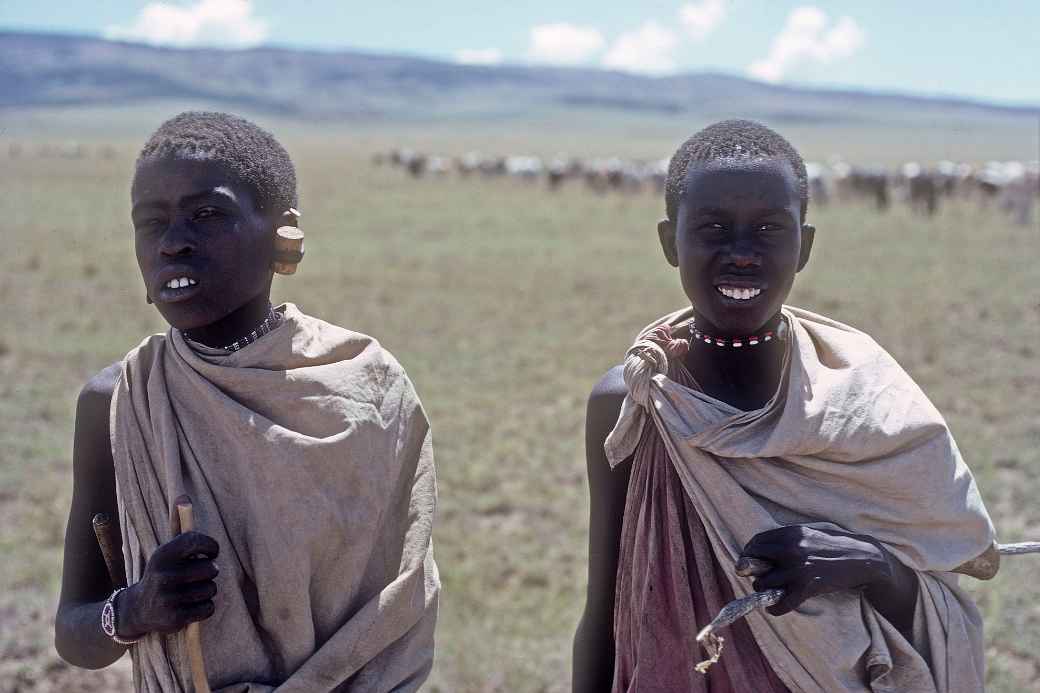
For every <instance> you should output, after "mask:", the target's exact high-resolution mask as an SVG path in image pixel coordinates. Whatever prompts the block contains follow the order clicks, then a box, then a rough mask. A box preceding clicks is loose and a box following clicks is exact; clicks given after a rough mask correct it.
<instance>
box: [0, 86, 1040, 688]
mask: <svg viewBox="0 0 1040 693" xmlns="http://www.w3.org/2000/svg"><path fill="white" fill-rule="evenodd" d="M186 105H195V104H194V103H193V102H192V103H189V102H185V101H169V102H162V103H157V104H152V105H149V106H148V107H147V108H138V109H136V110H135V109H122V108H114V107H113V108H108V107H104V106H90V107H78V108H66V109H61V108H56V107H47V108H44V107H34V108H20V109H13V108H8V109H7V110H5V111H0V124H2V132H0V190H2V191H3V195H2V196H0V218H3V219H4V221H5V224H4V234H5V240H6V242H7V243H8V244H9V252H8V256H7V257H8V259H7V260H6V261H5V263H4V264H5V267H4V271H3V272H2V273H0V301H2V304H3V306H4V308H5V310H4V316H5V318H6V328H5V329H4V330H3V331H0V443H2V446H0V449H2V450H3V452H2V455H0V556H2V560H0V692H2V693H15V692H16V691H17V692H28V691H58V690H60V691H69V692H71V691H102V690H105V691H107V690H126V689H127V685H128V681H129V665H128V664H127V661H126V659H124V660H122V661H121V662H119V663H118V664H116V665H114V666H113V667H111V668H109V669H108V670H104V671H101V672H85V671H81V670H77V669H73V668H71V667H69V666H68V665H66V664H65V663H63V662H62V661H61V660H60V659H59V658H58V656H57V654H56V653H55V652H54V649H53V645H52V638H53V631H52V627H53V614H54V609H55V605H56V601H57V594H58V585H59V579H60V571H61V558H62V556H61V547H62V540H63V534H64V530H65V524H66V521H67V520H68V517H67V513H68V508H69V503H70V496H71V486H72V475H71V446H72V429H73V422H74V414H75V402H76V396H77V393H78V391H79V389H80V388H81V387H82V385H83V383H84V382H85V381H86V380H87V379H88V378H89V377H90V376H91V375H92V374H93V373H95V372H97V371H98V370H99V369H101V368H102V367H104V366H106V365H107V364H109V363H112V362H113V361H116V360H118V359H120V358H121V357H122V356H123V355H124V354H125V353H126V352H127V351H128V350H129V349H130V348H132V347H133V346H134V345H136V344H137V343H138V342H140V341H141V339H142V338H143V337H144V336H145V335H147V334H150V333H153V332H156V331H160V330H162V329H163V328H164V323H163V322H162V321H161V319H160V317H159V315H158V314H157V313H156V311H155V310H154V309H153V308H152V307H150V306H147V305H146V304H145V301H144V289H143V287H142V284H141V281H140V277H139V275H138V272H137V269H136V264H135V261H134V256H133V248H132V233H131V229H130V222H129V192H128V188H129V181H130V178H131V175H132V172H133V162H134V157H135V155H136V149H137V147H139V146H140V143H141V142H142V141H143V139H144V137H145V136H146V135H147V133H148V132H149V131H150V129H151V128H153V127H154V126H156V125H157V124H158V123H159V122H160V120H161V119H162V118H163V117H166V116H169V115H172V114H174V113H176V112H177V111H179V110H183V108H184V107H185V106H186ZM224 108H225V109H226V110H234V109H233V108H231V107H230V106H227V105H225V106H224ZM731 111H732V113H730V114H731V115H739V114H740V113H739V109H737V108H732V109H731ZM247 115H251V116H252V117H255V119H256V120H257V122H259V123H260V124H262V125H264V126H265V127H268V128H269V129H271V130H272V131H273V132H274V133H275V134H276V135H277V136H278V137H279V138H280V139H281V140H282V141H283V142H284V143H285V144H286V146H287V149H288V150H289V152H290V153H291V155H292V156H293V158H294V160H295V162H296V166H297V171H298V176H299V180H300V185H301V187H300V205H301V207H300V208H301V211H302V213H303V217H302V221H301V226H302V227H303V228H304V229H305V231H306V233H307V250H308V252H307V256H306V258H305V260H304V262H303V264H302V265H301V268H300V271H299V272H298V273H297V274H296V275H294V276H291V277H279V278H278V279H277V280H276V288H275V294H276V297H277V300H279V301H291V302H294V303H296V304H298V305H299V306H301V307H302V308H303V309H304V310H306V311H307V312H309V313H312V314H314V315H317V316H319V317H322V318H325V319H327V320H329V321H332V322H335V323H338V324H342V325H345V326H347V327H350V328H352V329H356V330H358V331H361V332H366V333H369V334H373V335H375V336H377V337H378V338H379V339H380V341H381V342H382V343H383V344H384V345H385V346H386V347H387V348H389V349H390V350H391V351H392V352H393V353H394V354H395V355H396V356H397V357H398V358H399V360H400V361H401V362H402V363H403V364H404V365H405V367H406V368H407V369H408V371H409V373H410V375H411V377H412V379H413V381H414V382H415V384H416V386H417V388H418V391H419V393H420V395H421V397H422V399H423V402H424V405H425V407H426V409H427V412H428V414H429V417H430V419H431V420H432V422H433V431H434V441H435V450H436V460H437V471H438V477H439V489H440V504H439V511H438V520H437V522H438V524H437V528H436V555H437V560H438V563H439V565H440V567H441V576H442V581H443V593H442V602H441V611H440V621H439V627H438V636H437V655H436V661H435V666H434V671H433V674H432V676H431V679H430V681H429V683H428V685H427V687H426V690H429V691H436V692H439V693H449V692H451V693H454V692H473V693H492V692H499V691H502V692H504V691H510V692H518V693H535V692H552V693H556V692H560V691H566V690H569V685H570V647H571V639H572V636H573V632H574V628H575V625H576V623H577V620H578V617H579V614H580V612H581V609H582V607H583V600H584V591H583V590H584V580H585V570H586V566H585V561H586V544H585V542H586V536H587V531H588V524H587V523H588V519H587V508H588V499H587V488H586V482H585V477H586V473H585V461H584V452H583V427H584V415H585V400H586V397H587V395H588V392H589V390H590V388H591V386H592V385H593V383H594V382H595V381H596V380H597V379H598V377H599V376H600V375H601V374H602V373H603V372H604V371H605V370H606V369H608V368H609V367H610V366H612V365H614V364H616V363H618V362H619V361H620V359H621V358H622V355H623V354H624V351H625V349H626V348H627V346H628V345H629V343H630V341H631V338H632V336H633V335H634V334H635V333H636V331H637V330H639V329H640V328H641V327H642V326H643V325H645V324H646V323H648V322H649V321H651V320H653V319H654V318H656V317H657V316H659V315H661V314H663V313H665V312H668V311H671V310H673V309H675V308H678V307H680V306H681V305H682V304H683V300H684V296H683V294H682V291H681V288H680V286H679V281H678V277H677V274H676V272H675V270H673V269H672V268H671V267H669V266H668V265H667V263H666V262H665V261H664V259H663V257H662V255H661V252H660V249H659V246H658V243H657V239H656V233H655V229H654V226H655V222H656V220H657V219H658V218H659V217H660V216H661V214H662V212H663V201H662V199H661V198H660V196H659V195H657V194H655V193H654V192H652V191H650V190H648V189H644V190H641V191H638V192H625V193H609V194H597V193H595V192H593V191H591V190H589V189H587V187H585V186H583V185H581V184H579V183H577V182H575V183H573V184H566V185H563V186H562V187H561V188H560V189H559V190H557V191H555V192H549V191H548V190H547V188H546V186H545V185H544V182H543V181H541V180H537V181H534V182H523V181H519V180H512V179H507V178H502V179H495V180H482V179H480V178H470V179H462V178H460V177H458V176H454V175H446V176H440V177H422V178H415V177H412V176H409V175H407V174H406V173H405V172H404V171H403V170H401V169H399V168H393V167H389V166H375V165H373V163H372V159H373V155H374V154H376V153H379V152H386V151H389V150H391V149H392V148H395V147H412V148H415V149H421V150H424V151H429V152H439V153H442V154H444V155H446V156H457V155H461V154H463V153H465V152H467V151H471V150H477V149H479V150H482V151H485V152H496V153H502V154H506V153H510V152H523V153H530V154H535V155H540V156H545V157H551V156H553V155H554V154H555V153H557V152H564V151H565V152H567V153H569V154H571V155H576V156H588V157H596V156H614V155H617V156H629V157H643V158H646V159H660V158H662V157H667V156H670V154H671V152H672V151H673V150H674V148H675V147H676V145H677V144H678V143H679V142H680V141H681V140H682V138H683V137H685V136H686V135H688V134H690V133H692V132H693V131H695V130H696V129H698V128H699V127H700V126H702V125H704V124H706V123H707V122H709V120H708V119H707V117H706V116H704V115H696V114H692V115H691V114H687V115H682V114H680V115H667V116H666V115H661V114H654V115H648V116H642V115H641V116H638V117H637V116H631V115H626V116H621V115H617V114H614V113H605V112H601V111H588V112H583V111H580V110H575V111H570V112H567V113H565V114H562V115H561V114H558V113H553V112H549V111H545V112H543V113H541V114H540V115H539V117H538V118H529V119H514V120H508V119H505V120H495V121H488V120H479V121H464V120H450V119H439V120H436V121H431V122H429V123H415V122H396V123H395V122H386V123H371V122H360V121H359V122H356V123H354V122H349V121H348V122H327V121H323V122H319V123H314V122H309V121H306V120H299V119H292V118H288V117H284V116H279V115H271V114H270V113H263V112H259V113H256V114H250V113H247ZM583 118H584V119H586V120H584V121H583V120H582V119H583ZM765 120H766V122H767V123H770V121H769V120H768V118H765ZM937 122H938V123H939V124H938V125H936V124H935V123H933V122H932V121H930V120H927V119H923V118H919V117H915V118H913V119H910V120H908V121H906V122H897V123H895V124H892V123H889V124H884V123H874V122H860V123H850V122H842V123H839V124H833V123H831V124H820V123H807V122H799V121H791V122H784V121H781V122H772V123H770V124H773V125H775V127H776V128H777V129H778V130H779V131H780V132H782V133H783V134H785V135H787V136H788V137H789V138H790V139H791V140H792V142H793V143H794V144H795V146H796V147H798V148H799V149H800V150H801V151H802V153H803V155H804V156H805V158H806V159H813V160H821V161H823V160H827V159H828V157H831V156H834V155H841V156H842V157H844V158H846V159H847V160H849V161H853V162H861V163H871V164H882V165H888V166H896V165H898V164H900V163H902V162H904V161H908V160H916V161H921V162H922V163H931V162H935V161H938V160H940V159H951V160H954V161H967V162H972V163H976V164H978V163H982V162H985V161H987V160H990V159H998V160H1006V159H1013V158H1023V159H1029V158H1035V157H1036V152H1037V145H1038V142H1037V130H1036V127H1035V121H1032V120H1030V119H1028V118H1020V117H1016V118H1005V117H1003V116H993V117H979V118H975V119H959V120H958V119H950V120H948V121H937ZM73 140H74V141H76V142H77V144H78V145H82V151H81V152H80V154H79V155H77V156H65V155H63V154H62V153H61V152H62V151H63V150H62V147H63V146H65V145H67V143H68V142H70V141H73ZM12 145H17V146H12ZM102 152H103V154H102ZM809 218H810V220H811V221H812V222H813V223H814V224H815V225H816V226H817V228H818V233H817V240H816V245H815V249H814V252H813V258H812V260H811V262H810V263H809V265H808V267H807V268H806V270H805V271H804V272H803V273H802V275H801V276H800V277H799V280H798V282H797V283H796V286H795V290H794V293H793V294H792V296H791V299H790V302H791V303H792V304H794V305H798V306H801V307H804V308H808V309H810V310H814V311H817V312H820V313H824V314H826V315H828V316H829V317H832V318H835V319H837V320H840V321H843V322H847V323H850V324H852V325H855V326H857V327H859V328H861V329H863V330H865V331H867V332H868V333H870V334H871V335H872V336H874V337H875V338H876V339H877V340H878V341H879V342H880V343H881V344H882V345H883V346H885V347H886V348H887V349H888V350H889V351H890V352H891V353H892V354H893V355H894V356H895V358H896V359H897V360H898V361H899V362H900V363H901V364H902V365H903V367H904V368H906V369H907V370H908V371H909V372H910V374H911V375H912V376H913V377H914V378H915V379H916V380H917V382H918V383H920V385H921V386H922V388H923V389H924V390H925V392H926V393H927V394H928V395H929V397H930V398H931V399H932V401H933V402H934V403H935V404H936V406H937V407H938V408H939V409H940V411H942V412H943V413H944V415H945V416H946V417H947V419H948V421H949V424H950V426H951V428H952V430H953V432H954V434H955V436H956V438H957V441H958V443H959V446H960V448H961V452H962V454H963V456H964V458H965V459H966V460H967V461H968V463H969V465H970V466H971V467H972V469H973V471H974V472H975V474H976V477H977V479H978V483H979V486H980V488H981V491H982V494H983V497H984V499H985V501H986V503H987V506H988V508H989V511H990V513H991V514H992V516H993V519H994V522H995V524H996V526H997V528H998V533H999V537H1000V539H1001V541H1004V542H1010V541H1019V540H1025V539H1040V504H1038V503H1037V501H1036V498H1037V496H1038V494H1040V408H1038V407H1037V404H1036V393H1037V391H1038V390H1040V367H1038V365H1037V358H1038V357H1040V293H1038V290H1037V287H1038V286H1040V267H1038V265H1037V262H1036V257H1037V255H1038V254H1040V233H1038V228H1037V226H1036V223H1035V221H1034V222H1033V223H1031V224H1027V225H1019V224H1015V223H1013V221H1012V220H1011V219H1010V218H1009V217H1008V216H1007V215H1006V214H1004V213H1003V212H1002V211H1001V210H1000V209H999V208H998V207H997V206H996V205H993V204H990V205H985V204H981V203H980V202H979V201H978V200H975V199H967V198H964V199H961V198H957V199H949V200H944V201H943V203H942V204H941V205H940V207H939V209H938V211H937V213H936V214H935V215H934V216H925V215H921V214H917V213H915V212H913V211H912V210H911V209H910V208H909V207H908V206H907V205H905V204H901V203H900V201H899V200H898V198H896V199H894V200H893V204H892V206H891V207H890V208H889V209H887V210H886V211H878V210H876V209H875V208H874V207H873V205H871V204H870V203H869V202H868V201H865V200H859V199H852V200H846V201H840V202H839V201H833V200H832V202H831V204H829V205H827V206H822V205H811V206H810V211H809ZM76 521H84V520H83V519H82V518H79V519H76ZM1038 571H1040V557H1020V558H1017V559H1007V560H1006V561H1005V564H1004V566H1003V567H1002V569H1001V571H1000V574H999V575H998V576H997V577H996V578H995V579H994V580H992V581H990V582H985V583H982V582H976V581H973V580H971V579H968V578H964V579H963V584H965V585H966V586H967V588H968V589H969V590H970V591H971V593H972V594H973V595H974V597H975V598H976V599H977V600H978V603H979V605H980V607H981V609H982V611H983V614H984V616H985V621H986V629H987V641H986V654H987V662H988V681H989V689H988V690H990V691H993V692H995V693H1013V692H1019V691H1026V690H1040V688H1038V687H1037V686H1038V684H1037V680H1038V679H1040V654H1038V652H1040V581H1038V580H1036V578H1035V576H1036V575H1037V572H1038ZM692 656H694V654H693V653H691V657H692Z"/></svg>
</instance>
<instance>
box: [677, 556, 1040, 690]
mask: <svg viewBox="0 0 1040 693" xmlns="http://www.w3.org/2000/svg"><path fill="white" fill-rule="evenodd" d="M1027 553H1040V542H1037V541H1026V542H1022V543H1020V544H995V545H993V546H991V547H990V548H989V549H987V550H986V551H985V552H984V553H983V554H982V555H980V556H978V557H977V558H974V559H972V560H970V561H968V562H967V563H965V564H963V565H961V566H958V567H956V568H954V569H953V571H951V572H954V573H961V574H962V575H969V576H971V577H973V578H978V579H979V580H989V579H990V578H992V577H993V576H995V575H996V574H997V571H998V570H1000V557H1001V556H1020V555H1023V554H1027ZM772 568H773V566H772V564H771V563H770V562H769V561H764V560H762V559H760V558H747V557H745V558H741V559H740V560H739V561H737V567H736V571H735V572H736V573H737V575H739V576H741V577H758V576H759V575H765V574H766V573H768V572H769V571H770V570H772ZM783 598H784V591H783V590H781V589H772V590H765V591H764V592H752V593H751V594H749V595H747V596H746V597H740V598H739V599H734V600H733V601H731V602H730V603H729V604H727V605H726V606H724V607H722V610H721V611H719V615H718V616H716V617H715V618H714V619H713V620H712V622H711V623H709V624H708V625H707V626H705V627H704V628H703V629H701V632H700V633H698V634H697V642H699V643H700V644H701V646H702V647H704V649H705V651H707V653H708V659H706V660H704V661H703V662H700V663H698V664H697V665H695V667H694V668H695V669H697V671H699V672H700V673H702V674H706V673H708V669H709V668H710V667H711V665H712V664H714V663H715V662H717V661H719V657H720V656H721V655H722V643H723V642H725V640H724V639H723V638H722V637H721V636H720V635H719V634H718V631H719V630H721V629H723V628H726V627H727V626H731V625H733V624H734V623H736V622H737V621H739V620H740V619H742V618H744V617H745V616H747V615H748V614H750V613H751V612H752V611H754V610H755V609H765V608H768V607H770V606H773V605H774V604H776V603H778V602H779V601H780V600H781V599H783Z"/></svg>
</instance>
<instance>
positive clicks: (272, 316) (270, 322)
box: [221, 304, 282, 352]
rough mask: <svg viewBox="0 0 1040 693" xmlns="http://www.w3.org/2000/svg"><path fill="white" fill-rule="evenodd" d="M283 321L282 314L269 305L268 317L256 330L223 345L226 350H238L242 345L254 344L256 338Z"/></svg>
mask: <svg viewBox="0 0 1040 693" xmlns="http://www.w3.org/2000/svg"><path fill="white" fill-rule="evenodd" d="M281 321H282V314H281V313H279V312H278V311H276V310H275V309H274V306H272V305H270V304H269V305H268V306H267V317H266V318H264V321H263V322H262V323H260V325H258V326H257V328H256V329H255V330H253V331H252V332H250V333H249V334H247V335H246V336H245V337H241V338H239V339H236V340H235V341H233V342H232V343H231V344H228V345H227V346H224V347H221V348H222V349H223V350H224V351H229V352H236V351H238V350H239V349H241V348H242V347H244V346H246V345H249V344H252V343H253V342H255V341H256V340H258V339H260V338H261V337H263V336H264V335H265V334H267V333H268V332H270V331H271V330H273V329H274V328H276V327H278V323H280V322H281Z"/></svg>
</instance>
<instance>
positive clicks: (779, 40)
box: [748, 5, 866, 82]
mask: <svg viewBox="0 0 1040 693" xmlns="http://www.w3.org/2000/svg"><path fill="white" fill-rule="evenodd" d="M828 23H829V20H828V18H827V14H826V13H825V12H824V11H823V10H821V9H820V8H818V7H813V6H811V5H806V6H803V7H797V8H795V9H794V10H792V11H791V13H790V14H789V15H788V16H787V23H786V24H785V25H784V28H783V30H781V31H780V33H779V34H777V36H776V38H774V39H773V44H772V45H771V46H770V48H769V55H768V56H766V57H765V58H762V59H761V60H756V61H755V62H753V63H751V65H750V66H749V67H748V73H749V74H750V75H751V76H753V77H757V78H759V79H762V80H765V81H767V82H778V81H780V79H781V78H783V76H784V75H785V74H787V73H788V72H789V71H790V70H791V69H792V68H794V67H795V66H797V65H799V64H804V63H806V62H819V63H825V64H826V63H830V62H832V61H834V60H838V59H840V58H847V57H849V56H850V55H852V54H853V53H855V52H856V51H858V50H859V49H860V48H862V47H863V43H864V41H865V38H866V37H865V35H864V34H863V30H862V29H860V27H859V25H858V24H856V22H855V20H853V19H852V18H851V17H842V18H841V19H839V20H838V21H837V22H835V23H834V24H833V25H832V26H831V27H830V28H827V25H828Z"/></svg>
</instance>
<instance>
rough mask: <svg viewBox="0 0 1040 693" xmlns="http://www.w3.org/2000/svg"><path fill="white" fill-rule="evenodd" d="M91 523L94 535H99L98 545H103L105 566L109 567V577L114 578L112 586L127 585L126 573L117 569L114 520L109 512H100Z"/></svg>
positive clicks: (102, 551) (102, 554)
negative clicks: (121, 572) (122, 573)
mask: <svg viewBox="0 0 1040 693" xmlns="http://www.w3.org/2000/svg"><path fill="white" fill-rule="evenodd" d="M91 525H93V527H94V536H95V537H97V542H98V546H99V547H101V557H102V558H104V559H105V567H106V568H108V577H109V578H110V579H111V580H112V586H113V587H126V575H121V574H120V572H119V571H118V570H116V540H115V528H114V527H113V526H112V520H111V519H110V518H109V517H108V515H107V514H105V513H98V514H97V515H95V516H94V519H93V521H92V522H91Z"/></svg>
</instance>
